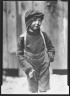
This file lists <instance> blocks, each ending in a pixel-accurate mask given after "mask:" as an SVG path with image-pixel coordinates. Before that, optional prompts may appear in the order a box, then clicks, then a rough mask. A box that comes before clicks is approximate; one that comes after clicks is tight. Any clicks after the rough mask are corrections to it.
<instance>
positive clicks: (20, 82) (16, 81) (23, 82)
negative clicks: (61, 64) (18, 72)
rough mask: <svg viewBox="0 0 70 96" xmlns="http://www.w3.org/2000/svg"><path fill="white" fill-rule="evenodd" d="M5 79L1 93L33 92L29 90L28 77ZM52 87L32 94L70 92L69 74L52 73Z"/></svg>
mask: <svg viewBox="0 0 70 96" xmlns="http://www.w3.org/2000/svg"><path fill="white" fill-rule="evenodd" d="M3 78H4V77H3ZM5 79H6V80H5V81H4V82H3V84H2V86H1V94H31V93H30V92H29V91H28V83H27V78H26V77H6V78H5ZM50 87H51V89H50V90H49V91H47V92H44V93H40V92H38V93H32V94H69V86H68V85H67V75H51V76H50Z"/></svg>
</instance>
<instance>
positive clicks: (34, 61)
mask: <svg viewBox="0 0 70 96" xmlns="http://www.w3.org/2000/svg"><path fill="white" fill-rule="evenodd" d="M24 57H25V59H26V60H27V62H28V63H30V64H31V66H32V67H33V69H34V70H35V78H36V80H35V79H34V78H29V77H28V76H27V80H28V84H29V91H31V92H33V93H34V92H38V90H39V91H40V92H46V91H47V90H49V89H50V82H49V80H50V72H49V66H50V62H49V58H48V54H47V52H46V50H45V49H44V50H43V51H42V52H40V53H39V54H32V53H30V52H28V51H26V50H25V51H24Z"/></svg>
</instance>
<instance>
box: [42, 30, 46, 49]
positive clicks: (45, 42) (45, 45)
mask: <svg viewBox="0 0 70 96" xmlns="http://www.w3.org/2000/svg"><path fill="white" fill-rule="evenodd" d="M41 36H42V38H43V41H44V45H45V49H47V47H46V42H45V37H44V34H43V32H41Z"/></svg>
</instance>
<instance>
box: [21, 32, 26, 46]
mask: <svg viewBox="0 0 70 96" xmlns="http://www.w3.org/2000/svg"><path fill="white" fill-rule="evenodd" d="M20 37H24V45H26V32H25V33H23V34H22V35H20Z"/></svg>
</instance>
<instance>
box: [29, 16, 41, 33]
mask: <svg viewBox="0 0 70 96" xmlns="http://www.w3.org/2000/svg"><path fill="white" fill-rule="evenodd" d="M41 23H42V20H41V18H36V19H34V21H33V22H32V24H31V25H30V29H32V30H34V31H35V30H38V29H39V28H40V26H41Z"/></svg>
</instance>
